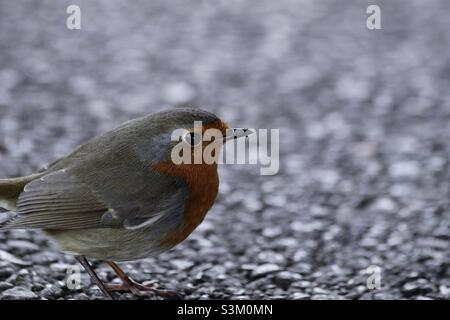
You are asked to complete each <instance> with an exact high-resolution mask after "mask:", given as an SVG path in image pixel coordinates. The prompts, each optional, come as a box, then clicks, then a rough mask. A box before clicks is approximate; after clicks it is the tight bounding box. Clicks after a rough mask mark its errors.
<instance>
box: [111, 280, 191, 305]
mask: <svg viewBox="0 0 450 320" xmlns="http://www.w3.org/2000/svg"><path fill="white" fill-rule="evenodd" d="M106 288H107V290H108V291H109V292H118V291H122V292H123V291H129V292H131V293H132V294H134V295H136V296H139V297H152V298H156V297H162V298H166V299H169V300H182V299H183V297H182V296H180V295H179V294H178V293H177V292H175V291H170V290H162V289H156V288H154V287H151V286H145V285H142V284H140V283H138V282H135V281H134V280H132V279H130V281H129V282H123V283H121V284H117V285H115V284H110V285H106Z"/></svg>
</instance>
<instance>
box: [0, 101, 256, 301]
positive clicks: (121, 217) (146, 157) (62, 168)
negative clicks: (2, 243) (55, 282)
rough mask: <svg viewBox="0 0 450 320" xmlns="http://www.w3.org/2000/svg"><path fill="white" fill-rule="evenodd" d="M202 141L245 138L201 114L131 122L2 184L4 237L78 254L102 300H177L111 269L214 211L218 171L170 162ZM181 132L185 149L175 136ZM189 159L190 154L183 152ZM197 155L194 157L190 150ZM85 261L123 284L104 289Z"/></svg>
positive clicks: (175, 239)
mask: <svg viewBox="0 0 450 320" xmlns="http://www.w3.org/2000/svg"><path fill="white" fill-rule="evenodd" d="M195 121H199V122H201V130H202V132H201V133H204V132H205V130H208V129H216V130H219V131H220V132H221V133H222V134H223V139H222V141H215V140H214V139H212V140H211V141H210V142H208V143H205V144H203V145H202V148H205V147H206V146H207V145H208V144H211V143H214V142H216V143H217V142H220V143H225V142H226V141H228V140H230V139H236V138H239V137H245V136H248V135H249V134H251V133H252V131H251V130H248V129H229V127H228V125H227V124H226V123H225V122H223V121H222V120H221V119H219V118H218V117H217V116H216V115H214V114H212V113H210V112H207V111H203V110H200V109H188V108H182V109H173V110H169V111H164V112H159V113H155V114H150V115H147V116H144V117H142V118H138V119H135V120H131V121H128V122H126V123H124V124H123V125H121V126H120V127H118V128H117V129H115V130H112V131H110V132H107V133H105V134H103V135H101V136H98V137H95V138H93V139H92V140H90V141H88V142H87V143H85V144H83V145H81V146H78V147H77V148H76V149H75V150H74V151H72V152H71V153H70V154H69V155H68V156H66V157H64V158H62V159H59V160H57V161H56V162H54V163H52V164H51V165H49V166H48V168H46V169H44V170H41V171H40V172H38V173H36V174H32V175H29V176H26V177H20V178H13V179H2V180H0V207H3V208H4V209H6V210H9V211H12V212H14V215H13V217H12V218H11V219H10V220H9V221H7V222H6V223H4V224H3V225H2V226H1V227H0V230H11V229H41V230H44V231H45V233H47V234H48V235H49V236H50V237H51V238H53V239H54V240H55V241H56V244H57V245H58V247H59V248H60V250H61V251H63V252H65V253H67V254H71V255H74V256H75V258H76V259H77V261H78V262H79V263H80V264H81V265H82V266H83V267H84V268H85V270H86V271H87V272H88V274H89V275H90V277H91V279H92V280H93V281H94V283H95V284H96V285H97V286H98V287H99V288H100V290H101V291H102V292H103V294H104V295H105V296H106V297H107V298H110V299H112V297H113V296H112V293H113V292H116V291H131V292H132V293H134V294H138V295H144V294H146V295H148V294H153V295H157V296H161V297H168V298H170V297H177V296H178V295H177V294H176V293H175V292H172V291H168V290H158V289H156V288H154V287H150V286H144V285H141V284H139V283H137V282H135V281H134V280H132V279H131V278H129V277H128V276H127V275H126V274H125V272H124V271H123V270H122V269H121V268H120V267H119V266H118V265H117V264H116V263H115V262H121V261H133V260H138V259H143V258H146V257H148V256H154V255H157V254H159V253H162V252H164V251H167V250H169V249H171V248H173V247H174V246H175V245H177V244H179V243H180V242H182V241H183V240H184V239H186V238H187V237H188V236H189V235H190V234H191V233H192V232H193V231H194V229H195V228H196V227H197V226H198V225H199V224H200V223H201V222H202V220H203V219H204V217H205V215H206V213H207V212H208V210H209V209H210V208H211V206H212V205H213V203H214V201H215V199H216V196H217V193H218V187H219V178H218V173H217V162H214V163H209V164H207V163H200V164H198V163H179V164H175V163H174V162H173V161H171V151H172V150H173V148H174V146H175V145H177V144H178V143H185V144H187V145H188V146H189V148H192V150H193V149H194V146H195V145H197V144H198V140H199V139H198V137H197V136H198V132H194V130H193V127H194V122H195ZM180 128H181V129H185V131H186V135H185V136H184V137H182V139H181V140H182V141H173V139H172V132H173V131H174V130H176V129H180ZM188 150H191V149H188ZM192 152H193V151H192ZM88 259H96V260H100V261H105V262H107V263H108V264H109V265H110V266H111V268H112V269H113V270H114V272H115V273H116V274H117V276H118V277H119V278H120V279H121V281H122V283H121V284H120V285H109V284H105V283H104V282H103V281H102V280H101V279H100V278H99V277H98V275H97V274H96V272H95V270H94V269H93V268H92V266H91V264H90V263H89V261H88Z"/></svg>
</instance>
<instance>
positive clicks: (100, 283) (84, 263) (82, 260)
mask: <svg viewBox="0 0 450 320" xmlns="http://www.w3.org/2000/svg"><path fill="white" fill-rule="evenodd" d="M75 259H77V261H78V262H79V263H80V264H81V265H82V266H83V268H84V270H86V272H87V273H88V274H89V276H90V277H91V279H92V281H94V282H95V284H96V285H97V286H98V287H99V288H100V290H101V291H102V293H103V294H104V295H105V297H107V298H108V299H111V300H113V297H112V295H111V293H110V292H109V291H108V289H107V288H106V286H105V284H104V283H103V281H102V280H101V279H100V278H99V277H98V275H97V274H96V273H95V271H94V269H93V268H92V266H91V265H90V264H89V261H87V259H86V257H84V256H75Z"/></svg>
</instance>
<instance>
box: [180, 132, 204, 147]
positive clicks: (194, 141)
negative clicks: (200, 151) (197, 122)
mask: <svg viewBox="0 0 450 320" xmlns="http://www.w3.org/2000/svg"><path fill="white" fill-rule="evenodd" d="M183 140H184V141H185V142H186V143H188V144H190V145H191V146H197V145H199V144H200V143H201V142H202V136H201V134H200V133H198V132H188V133H186V134H185V135H184V137H183Z"/></svg>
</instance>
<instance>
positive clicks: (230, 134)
mask: <svg viewBox="0 0 450 320" xmlns="http://www.w3.org/2000/svg"><path fill="white" fill-rule="evenodd" d="M253 133H255V131H254V130H252V129H248V128H230V129H228V130H227V134H226V136H225V138H224V143H226V142H227V141H230V140H233V139H234V140H235V139H238V138H243V137H248V136H249V135H251V134H253Z"/></svg>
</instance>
